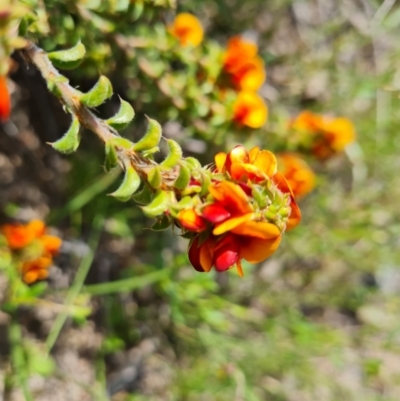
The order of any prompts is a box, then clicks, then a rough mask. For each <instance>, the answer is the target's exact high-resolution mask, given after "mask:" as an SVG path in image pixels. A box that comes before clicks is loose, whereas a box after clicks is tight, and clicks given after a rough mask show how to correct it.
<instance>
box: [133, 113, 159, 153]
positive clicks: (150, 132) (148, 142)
mask: <svg viewBox="0 0 400 401" xmlns="http://www.w3.org/2000/svg"><path fill="white" fill-rule="evenodd" d="M147 120H148V122H149V125H148V127H147V131H146V133H145V134H144V137H143V138H142V139H141V140H140V141H139V142H137V143H136V144H135V145H134V146H133V150H135V151H136V152H142V151H144V150H148V149H151V148H154V147H156V146H157V145H158V143H159V142H160V139H161V133H162V129H161V125H160V124H159V123H158V122H157V121H156V120H153V119H151V118H149V117H147Z"/></svg>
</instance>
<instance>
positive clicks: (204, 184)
mask: <svg viewBox="0 0 400 401" xmlns="http://www.w3.org/2000/svg"><path fill="white" fill-rule="evenodd" d="M201 176H202V181H201V192H200V196H204V195H207V194H208V192H209V191H208V188H209V186H210V185H211V177H210V175H209V174H207V173H206V172H204V171H202V174H201Z"/></svg>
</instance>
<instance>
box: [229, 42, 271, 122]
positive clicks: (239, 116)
mask: <svg viewBox="0 0 400 401" xmlns="http://www.w3.org/2000/svg"><path fill="white" fill-rule="evenodd" d="M224 70H225V72H226V73H227V74H228V75H229V76H230V78H231V81H232V83H233V85H234V86H235V88H236V89H237V90H238V91H239V93H238V97H237V99H236V101H235V104H234V106H233V115H234V117H233V119H234V121H235V122H237V123H238V124H242V125H246V126H248V127H250V128H260V127H262V126H263V125H264V124H265V122H266V121H267V117H268V108H267V105H266V104H265V102H264V100H263V99H262V98H261V96H259V95H258V94H257V91H258V90H259V89H260V87H261V86H262V85H263V83H264V82H265V78H266V73H265V66H264V61H263V60H262V58H261V57H260V56H259V55H258V48H257V45H256V44H255V43H252V42H248V41H246V40H244V39H242V38H241V37H240V36H235V37H233V38H231V39H230V40H229V42H228V47H227V49H226V52H225V57H224Z"/></svg>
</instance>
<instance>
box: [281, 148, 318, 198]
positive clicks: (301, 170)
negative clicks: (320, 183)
mask: <svg viewBox="0 0 400 401" xmlns="http://www.w3.org/2000/svg"><path fill="white" fill-rule="evenodd" d="M278 159H279V165H280V171H281V173H282V174H283V176H284V177H285V178H286V180H287V182H288V184H289V186H290V188H291V189H292V191H293V194H294V196H295V197H296V198H301V197H302V196H304V195H306V194H308V193H309V192H311V191H312V190H313V189H314V187H315V180H316V177H315V174H314V172H313V171H312V170H311V168H310V166H309V165H308V164H307V163H306V162H305V161H304V160H303V159H302V158H301V157H299V156H298V155H296V154H294V153H281V154H280V155H278Z"/></svg>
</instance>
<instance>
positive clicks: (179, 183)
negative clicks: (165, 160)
mask: <svg viewBox="0 0 400 401" xmlns="http://www.w3.org/2000/svg"><path fill="white" fill-rule="evenodd" d="M189 182H190V170H189V168H188V167H187V166H186V165H185V164H181V165H180V169H179V175H178V178H177V179H176V181H175V183H174V187H175V188H177V189H180V190H183V189H185V188H186V187H187V186H188V185H189Z"/></svg>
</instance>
